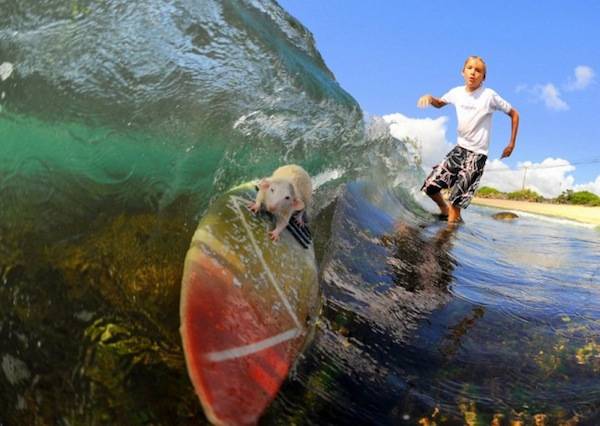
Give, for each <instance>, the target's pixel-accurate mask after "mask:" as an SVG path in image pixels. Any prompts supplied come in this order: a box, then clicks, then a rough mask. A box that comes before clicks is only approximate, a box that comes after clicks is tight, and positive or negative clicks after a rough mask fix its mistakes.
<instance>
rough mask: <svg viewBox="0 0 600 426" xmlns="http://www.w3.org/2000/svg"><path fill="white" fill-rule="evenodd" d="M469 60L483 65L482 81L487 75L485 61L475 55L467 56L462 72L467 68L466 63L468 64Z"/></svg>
mask: <svg viewBox="0 0 600 426" xmlns="http://www.w3.org/2000/svg"><path fill="white" fill-rule="evenodd" d="M471 59H475V60H477V61H481V63H482V64H483V79H484V80H485V76H486V74H487V65H486V64H485V61H484V60H483V58H482V57H481V56H477V55H472V56H469V57H468V58H467V59H466V60H465V63H464V64H463V67H462V71H464V70H465V67H466V66H467V62H469V61H470V60H471Z"/></svg>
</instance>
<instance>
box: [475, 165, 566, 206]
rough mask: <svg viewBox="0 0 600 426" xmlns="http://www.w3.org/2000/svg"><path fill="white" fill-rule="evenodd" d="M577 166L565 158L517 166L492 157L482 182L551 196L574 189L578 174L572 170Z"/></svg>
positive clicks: (496, 186)
mask: <svg viewBox="0 0 600 426" xmlns="http://www.w3.org/2000/svg"><path fill="white" fill-rule="evenodd" d="M574 170H575V166H573V165H572V164H571V163H569V162H568V161H567V160H563V159H561V158H546V159H545V160H544V161H542V162H541V163H533V162H531V161H525V162H522V163H518V164H517V167H516V168H515V169H511V168H509V167H508V166H507V165H506V164H504V163H503V162H502V161H500V160H492V161H489V162H488V164H487V165H486V167H485V172H484V175H483V177H482V179H481V186H491V187H492V188H496V189H498V190H500V191H503V192H512V191H518V190H520V189H523V186H524V187H525V188H528V189H531V190H533V191H535V192H537V193H538V194H541V195H543V196H544V197H547V198H553V197H557V196H558V195H560V193H561V192H563V191H565V190H567V189H573V187H574V185H573V184H574V183H575V178H574V177H573V176H572V175H570V174H569V173H570V172H573V171H574Z"/></svg>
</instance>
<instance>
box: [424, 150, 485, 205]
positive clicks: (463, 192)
mask: <svg viewBox="0 0 600 426" xmlns="http://www.w3.org/2000/svg"><path fill="white" fill-rule="evenodd" d="M486 160H487V155H484V154H477V153H476V152H473V151H469V150H468V149H465V148H463V147H460V146H458V145H457V146H455V147H454V148H453V149H452V151H450V152H449V153H448V155H446V158H445V159H444V161H442V162H441V163H440V164H438V165H437V166H434V167H433V170H432V172H431V173H430V174H429V176H428V177H427V179H425V182H424V183H423V186H422V187H421V191H423V190H424V191H425V192H426V193H427V195H434V194H436V193H438V192H440V191H441V190H442V189H443V188H451V191H450V197H449V200H450V202H451V203H452V205H454V206H456V207H460V208H461V209H466V208H467V207H468V206H469V204H470V203H471V198H473V195H474V194H475V191H476V190H477V186H479V180H480V179H481V175H482V174H483V167H484V166H485V161H486Z"/></svg>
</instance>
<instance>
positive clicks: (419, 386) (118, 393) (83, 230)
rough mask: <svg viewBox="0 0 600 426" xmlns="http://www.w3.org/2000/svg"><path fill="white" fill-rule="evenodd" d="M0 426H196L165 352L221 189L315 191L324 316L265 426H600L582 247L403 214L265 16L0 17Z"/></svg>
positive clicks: (393, 184) (33, 4)
mask: <svg viewBox="0 0 600 426" xmlns="http://www.w3.org/2000/svg"><path fill="white" fill-rule="evenodd" d="M1 8H2V13H1V14H0V66H2V64H5V65H4V66H2V68H1V70H2V72H0V307H1V308H2V314H1V315H0V364H1V371H0V423H1V424H105V423H108V424H128V425H129V424H165V425H166V424H174V423H176V424H203V423H206V419H205V418H204V416H203V413H202V410H201V407H200V405H199V403H198V400H197V398H196V396H195V395H194V392H193V389H192V386H191V384H190V383H189V380H188V378H187V373H186V371H185V363H184V359H183V355H182V352H181V343H180V340H179V333H178V327H179V315H178V302H179V289H180V280H181V273H182V267H183V259H184V257H185V252H186V250H187V247H188V245H189V241H190V239H191V236H192V233H193V230H194V229H195V227H196V224H197V221H198V219H199V217H201V216H202V213H203V212H204V211H205V209H206V207H207V206H208V205H210V202H211V200H212V199H214V197H215V196H218V194H220V193H221V192H223V191H224V190H226V189H227V188H229V187H231V186H233V185H235V184H238V183H241V182H244V181H247V180H249V179H254V178H257V177H261V176H264V175H268V174H270V172H271V171H272V170H273V169H274V168H275V167H277V166H278V165H280V164H283V163H292V162H294V163H298V164H301V165H303V166H304V167H305V168H306V169H307V170H308V171H309V172H310V173H311V174H312V175H313V176H315V182H316V183H318V188H317V191H316V194H315V195H316V196H315V205H314V206H313V209H312V212H311V213H312V217H313V219H312V221H311V226H312V228H313V233H314V234H315V235H316V237H315V248H316V251H317V256H318V259H319V268H320V276H321V288H322V292H323V299H324V305H323V312H322V315H321V317H320V320H319V324H318V325H317V330H316V333H315V338H314V341H313V343H312V344H311V346H310V347H309V348H308V350H307V351H306V353H304V354H303V356H302V357H301V358H300V360H299V362H298V364H297V365H296V367H295V368H294V371H293V372H292V374H291V375H290V378H289V380H288V381H287V382H286V383H285V384H284V386H283V388H282V390H281V392H280V394H279V396H278V397H277V399H276V400H275V401H274V402H273V404H272V405H271V407H269V409H268V410H267V412H266V413H265V415H264V416H263V418H262V419H261V423H262V424H348V423H354V424H356V423H362V424H418V423H420V424H492V423H493V422H496V423H493V424H508V422H510V421H517V420H521V421H523V422H525V423H533V422H538V423H536V424H557V423H558V422H567V421H571V422H575V421H577V422H579V424H596V423H598V422H600V411H599V410H600V380H598V379H599V378H600V377H599V376H600V338H599V337H598V336H599V333H598V332H599V327H600V297H598V296H600V269H599V268H600V266H599V265H600V232H598V230H594V229H591V228H586V227H582V226H576V225H572V224H568V223H558V222H551V221H546V220H541V219H539V218H536V217H528V216H527V217H525V216H524V217H521V218H519V219H518V220H516V221H514V222H498V221H494V220H492V219H491V214H492V211H491V210H487V209H484V208H478V207H475V206H472V207H470V208H469V209H468V210H467V211H466V212H465V220H466V223H465V224H464V225H462V226H460V227H459V228H458V229H454V230H450V229H448V228H447V227H446V226H445V225H444V224H443V223H437V222H435V221H433V220H432V219H431V216H430V215H429V214H428V213H427V212H426V211H425V210H423V208H422V207H421V206H420V205H419V203H418V202H417V201H416V199H415V197H414V194H415V192H416V191H417V189H418V186H419V184H420V182H421V180H422V178H423V172H422V170H421V168H420V167H419V158H418V155H415V151H414V149H413V147H412V146H411V145H410V143H409V142H408V141H400V140H397V139H394V138H393V137H392V136H391V135H390V134H389V131H388V129H387V127H386V125H385V123H383V121H382V120H380V119H377V118H376V117H375V118H371V119H369V120H366V119H365V118H364V117H363V114H362V111H361V109H360V106H359V105H358V104H357V103H356V101H355V100H354V99H353V98H352V96H351V95H350V94H348V93H347V92H346V91H344V89H343V88H341V87H340V86H339V84H338V83H337V82H336V80H335V76H334V75H333V73H332V72H331V71H330V70H329V69H328V68H327V66H326V64H325V62H324V60H323V58H322V57H321V56H320V54H319V52H318V51H317V50H316V48H315V43H314V40H313V38H312V35H311V34H310V32H309V31H308V30H307V29H306V28H304V27H303V26H302V24H301V23H300V22H298V21H297V20H295V19H294V18H293V17H291V16H289V15H288V14H287V13H286V12H285V11H283V10H282V9H281V8H280V7H279V6H278V4H277V3H276V2H272V1H267V0H265V1H258V0H247V1H229V0H224V1H198V0H194V1H192V0H189V1H170V2H167V1H158V0H151V1H147V2H143V4H142V3H139V2H127V1H124V0H123V1H119V0H111V1H102V2H101V1H95V0H75V1H69V2H65V1H58V0H48V1H44V2H38V1H32V0H27V1H18V2H17V1H5V2H3V3H2V6H1Z"/></svg>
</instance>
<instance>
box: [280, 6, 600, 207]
mask: <svg viewBox="0 0 600 426" xmlns="http://www.w3.org/2000/svg"><path fill="white" fill-rule="evenodd" d="M279 3H280V4H281V6H282V7H283V8H284V9H286V10H287V11H288V12H289V13H290V14H291V15H293V16H294V17H296V18H297V19H298V20H299V21H300V22H302V23H303V24H304V25H305V26H306V27H307V28H308V29H309V30H310V31H311V32H312V33H313V34H314V36H315V39H316V43H317V49H318V50H319V51H320V52H321V54H322V56H323V58H324V59H325V62H326V63H327V66H328V67H329V68H330V69H331V70H332V71H333V73H334V74H335V76H336V79H337V80H338V82H339V83H340V85H341V86H342V87H343V88H344V89H345V90H346V91H348V92H349V93H350V94H351V95H352V96H354V98H355V99H356V100H357V101H358V102H359V104H360V105H361V107H362V109H363V111H365V113H367V114H370V115H377V116H385V115H389V114H395V113H399V114H401V115H402V116H401V119H400V121H398V120H397V124H398V127H402V128H405V129H406V128H411V127H416V128H420V130H419V131H418V132H417V133H418V135H420V138H421V139H422V140H421V142H422V143H423V144H426V143H429V144H432V145H435V144H437V145H440V144H442V142H445V144H446V145H445V146H443V147H441V148H440V147H438V149H435V150H434V151H435V152H436V153H439V152H440V151H443V149H446V146H447V144H448V143H454V142H455V133H456V116H455V112H454V109H453V107H452V106H447V107H446V108H444V109H441V110H435V109H431V108H430V109H425V110H420V109H418V108H417V107H416V101H417V99H418V98H419V96H421V95H423V94H425V93H431V94H433V95H434V96H441V95H442V94H444V93H445V92H446V91H447V90H448V89H450V88H452V87H454V86H458V85H462V84H463V80H462V77H461V75H460V70H461V67H462V64H463V62H464V59H465V58H466V57H467V56H469V55H480V56H482V57H483V58H484V59H485V60H486V62H487V66H488V75H487V80H486V82H485V84H486V86H487V87H490V88H493V89H494V90H496V91H497V92H498V93H500V95H501V96H503V97H504V98H505V99H506V100H508V101H509V102H510V103H511V104H512V105H513V106H514V107H515V108H516V109H517V110H518V111H519V112H520V114H521V126H520V130H519V136H518V139H517V148H516V150H515V151H514V153H513V155H512V156H511V157H510V158H509V159H505V160H503V162H499V161H495V160H494V159H497V158H499V156H500V153H501V152H502V149H503V148H504V147H505V145H506V143H507V142H508V137H509V130H510V121H509V119H508V117H506V116H505V115H504V114H502V113H497V114H496V115H495V117H494V124H493V133H492V144H491V148H490V163H488V169H490V170H491V169H506V170H505V173H504V172H503V173H493V172H490V173H488V174H487V175H488V178H489V179H492V180H493V179H494V176H493V175H496V177H497V180H498V179H499V182H498V185H497V186H502V184H506V185H508V186H507V187H506V188H504V190H507V189H511V188H509V186H510V182H513V183H514V185H517V182H521V181H522V176H523V172H522V167H523V166H524V165H529V166H532V167H534V168H533V169H531V170H529V174H528V176H527V178H528V179H531V184H532V186H533V187H534V189H538V190H540V191H541V192H546V193H548V192H549V189H548V188H554V189H557V188H559V187H560V188H561V189H566V188H568V187H574V188H575V189H588V190H593V191H594V192H596V193H598V194H600V25H599V24H598V23H599V22H600V2H598V1H591V0H589V1H572V2H564V1H554V0H552V1H544V2H517V1H512V0H505V1H502V2H501V1H488V2H484V1H441V0H440V1H424V0H421V1H413V0H410V1H395V0H394V1H392V0H386V1H383V0H374V1H371V2H365V1H356V0H281V1H279ZM443 117H446V118H443ZM427 118H431V119H433V120H426V119H427ZM435 119H437V121H436V120H435ZM402 123H405V124H407V125H406V126H404V125H403V124H402ZM419 126H420V127H419ZM428 126H430V127H431V128H430V129H429V130H427V128H428ZM440 129H441V130H445V133H444V134H443V137H442V139H445V141H441V142H440V140H439V137H440V135H439V133H440V131H441V130H440ZM419 132H420V133H419ZM432 132H433V133H432ZM431 134H436V135H437V139H436V138H435V137H434V136H431V137H430V136H428V135H431ZM442 148H443V149H442ZM431 161H432V160H431V159H430V162H431ZM593 161H596V162H595V163H594V162H593ZM583 163H588V164H583ZM561 164H570V167H555V166H558V165H561ZM540 165H541V166H543V168H542V169H535V167H539V166H540ZM510 170H516V171H515V172H514V173H511V172H510ZM536 179H537V181H536ZM528 184H529V182H528ZM514 185H513V186H514ZM543 185H546V187H545V188H543ZM581 185H585V187H581ZM500 189H502V188H500ZM550 192H551V191H550ZM548 195H553V194H548Z"/></svg>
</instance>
